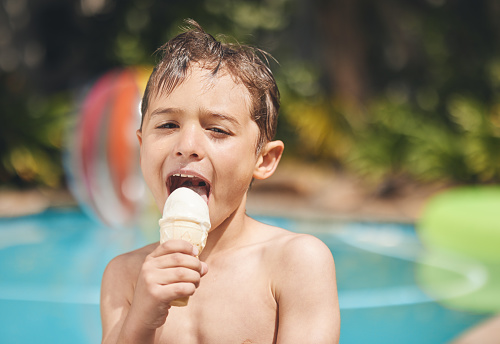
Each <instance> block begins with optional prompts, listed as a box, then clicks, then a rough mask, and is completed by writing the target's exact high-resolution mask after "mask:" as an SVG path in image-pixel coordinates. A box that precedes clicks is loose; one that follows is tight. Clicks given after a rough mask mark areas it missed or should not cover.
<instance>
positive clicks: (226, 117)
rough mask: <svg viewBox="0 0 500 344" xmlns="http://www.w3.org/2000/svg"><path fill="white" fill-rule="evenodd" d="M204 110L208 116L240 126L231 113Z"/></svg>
mask: <svg viewBox="0 0 500 344" xmlns="http://www.w3.org/2000/svg"><path fill="white" fill-rule="evenodd" d="M206 112H207V113H209V115H210V117H212V118H218V119H220V120H222V121H228V122H230V123H232V124H234V125H236V126H238V127H241V124H240V122H239V121H238V120H237V119H236V118H234V117H233V116H231V115H226V114H223V113H220V112H214V111H206Z"/></svg>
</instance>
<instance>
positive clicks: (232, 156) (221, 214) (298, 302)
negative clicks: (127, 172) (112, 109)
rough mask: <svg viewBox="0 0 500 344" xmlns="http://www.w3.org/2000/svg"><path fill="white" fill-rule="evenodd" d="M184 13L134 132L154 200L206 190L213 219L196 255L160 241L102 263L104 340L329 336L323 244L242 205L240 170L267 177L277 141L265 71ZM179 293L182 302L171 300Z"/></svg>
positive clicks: (218, 343) (329, 262)
mask: <svg viewBox="0 0 500 344" xmlns="http://www.w3.org/2000/svg"><path fill="white" fill-rule="evenodd" d="M189 24H190V25H191V29H190V30H189V31H186V32H184V33H182V34H180V35H179V36H177V37H175V38H174V39H172V40H171V41H169V42H167V43H166V44H165V45H164V46H163V48H162V49H163V52H164V56H163V58H162V60H161V61H160V63H159V64H158V65H157V67H156V68H155V70H154V71H153V73H152V75H151V77H150V80H149V82H148V85H147V87H146V92H145V94H144V98H143V102H142V115H143V118H142V123H141V128H140V129H139V130H138V131H137V137H138V139H139V144H140V151H141V169H142V172H143V175H144V178H145V180H146V183H147V185H148V187H149V188H150V189H151V191H152V193H153V196H154V198H155V201H156V203H157V206H158V208H159V209H160V210H161V209H163V205H164V203H165V200H166V199H167V196H168V195H169V194H170V193H171V192H172V191H173V190H175V189H176V188H177V187H180V186H188V187H190V188H192V189H194V190H195V191H196V192H198V193H199V194H200V195H202V197H204V199H205V200H206V201H207V203H208V206H209V210H210V221H211V223H212V229H211V230H210V233H209V235H208V240H207V243H206V246H205V249H204V250H203V252H202V253H201V254H199V252H197V250H196V248H194V247H193V246H192V245H191V244H189V243H188V242H186V241H183V240H171V241H167V242H165V243H164V244H162V245H160V244H159V243H155V244H151V245H148V246H146V247H143V248H141V249H138V250H136V251H133V252H130V253H127V254H124V255H121V256H118V257H116V258H115V259H113V260H112V261H111V262H110V263H109V265H108V267H107V268H106V271H105V273H104V276H103V282H102V291H101V317H102V324H103V343H176V344H178V343H214V344H222V343H231V344H232V343H238V344H239V343H301V344H303V343H314V344H318V343H336V342H338V339H339V327H340V316H339V306H338V300H337V289H336V282H335V267H334V262H333V258H332V255H331V253H330V251H329V249H328V248H327V247H326V246H325V245H324V244H323V243H322V242H321V241H319V240H318V239H316V238H314V237H312V236H308V235H303V234H295V233H291V232H288V231H286V230H284V229H280V228H276V227H272V226H268V225H264V224H262V223H259V222H257V221H255V220H253V219H251V218H250V217H248V216H247V215H246V214H245V202H246V195H247V191H248V188H249V185H250V183H251V181H252V180H253V179H254V178H256V179H265V178H268V177H269V176H271V175H272V174H273V172H274V171H275V169H276V167H277V165H278V162H279V160H280V158H281V154H282V152H283V148H284V147H283V143H282V142H281V141H273V140H272V138H273V136H274V134H275V131H276V121H277V119H276V117H277V114H278V108H279V93H278V89H277V86H276V83H275V80H274V77H273V76H272V73H271V71H270V70H269V68H268V67H267V66H266V65H265V64H264V63H263V62H262V61H261V60H260V59H259V58H258V57H257V55H256V53H255V51H254V50H251V49H250V48H248V47H242V46H235V45H230V44H223V43H220V42H218V41H216V40H215V39H214V38H213V37H212V36H211V35H208V34H207V33H205V32H204V31H203V29H202V28H201V27H200V26H199V25H198V24H197V23H196V22H194V21H189ZM198 254H199V259H198V257H197V256H198ZM185 296H190V298H189V303H188V305H187V306H186V307H170V302H171V301H173V300H175V299H178V298H181V297H185Z"/></svg>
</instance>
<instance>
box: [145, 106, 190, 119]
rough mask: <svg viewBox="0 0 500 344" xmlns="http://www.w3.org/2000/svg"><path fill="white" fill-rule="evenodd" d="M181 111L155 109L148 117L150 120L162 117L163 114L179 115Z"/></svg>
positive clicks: (175, 109) (177, 109)
mask: <svg viewBox="0 0 500 344" xmlns="http://www.w3.org/2000/svg"><path fill="white" fill-rule="evenodd" d="M181 112H182V110H181V109H179V108H170V107H168V108H157V109H154V110H153V111H152V112H151V114H150V115H149V117H150V118H153V117H154V116H158V115H164V114H170V113H181Z"/></svg>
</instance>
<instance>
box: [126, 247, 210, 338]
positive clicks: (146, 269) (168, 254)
mask: <svg viewBox="0 0 500 344" xmlns="http://www.w3.org/2000/svg"><path fill="white" fill-rule="evenodd" d="M197 255H198V250H197V249H196V247H194V246H193V245H191V244H190V243H188V242H187V241H184V240H169V241H166V242H165V243H163V244H161V245H159V246H158V247H157V248H156V249H155V250H154V251H153V252H151V254H149V255H148V256H147V257H146V259H145V260H144V263H143V265H142V268H141V272H140V274H139V277H138V279H137V284H136V287H135V292H134V299H133V301H132V305H131V308H130V312H129V317H133V318H134V319H137V321H140V322H141V323H142V326H144V327H145V328H147V329H151V330H152V329H157V328H158V327H160V326H162V325H163V324H164V323H165V320H166V318H167V315H168V310H169V308H170V303H171V302H172V301H174V300H176V299H179V298H182V297H186V296H191V295H193V294H194V292H195V290H196V288H197V287H198V285H199V283H200V278H201V277H202V276H204V275H205V274H206V273H207V270H208V267H207V264H206V263H204V262H201V261H200V260H199V259H198V258H196V257H197Z"/></svg>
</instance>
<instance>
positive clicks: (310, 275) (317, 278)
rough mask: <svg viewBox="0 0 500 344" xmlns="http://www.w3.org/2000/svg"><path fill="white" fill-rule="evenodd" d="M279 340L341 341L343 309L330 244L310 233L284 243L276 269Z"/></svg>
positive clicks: (286, 341) (283, 341)
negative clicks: (341, 309) (340, 304)
mask: <svg viewBox="0 0 500 344" xmlns="http://www.w3.org/2000/svg"><path fill="white" fill-rule="evenodd" d="M276 276H277V278H276V282H275V283H276V284H275V297H276V300H277V302H278V310H279V311H278V324H279V325H278V336H277V343H302V344H304V343H311V344H313V343H314V344H322V343H325V344H326V343H328V344H330V343H338V341H339V336H340V312H339V303H338V296H337V284H336V280H335V265H334V261H333V257H332V254H331V252H330V250H329V249H328V247H327V246H326V245H325V244H324V243H323V242H321V241H320V240H319V239H317V238H315V237H312V236H309V235H298V236H294V237H293V238H292V239H291V240H288V242H287V243H286V244H285V245H284V247H283V251H282V258H281V259H279V269H278V270H277V271H276Z"/></svg>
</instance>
